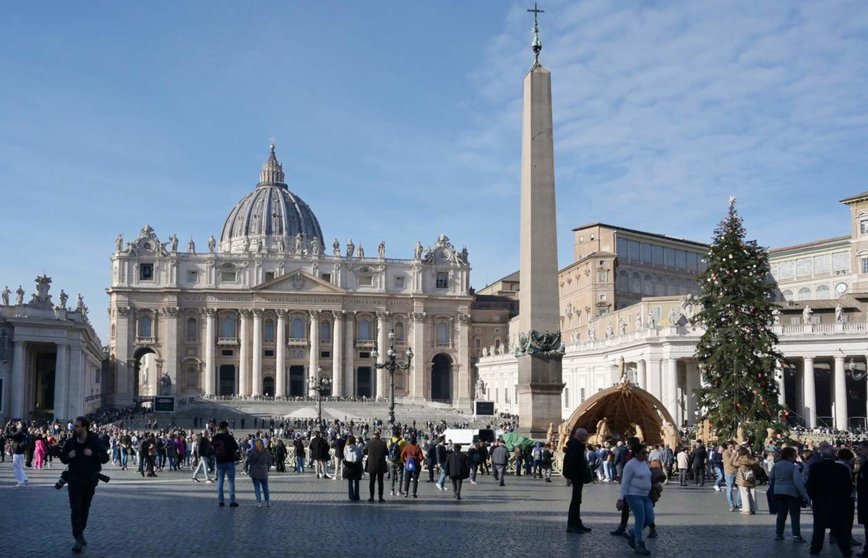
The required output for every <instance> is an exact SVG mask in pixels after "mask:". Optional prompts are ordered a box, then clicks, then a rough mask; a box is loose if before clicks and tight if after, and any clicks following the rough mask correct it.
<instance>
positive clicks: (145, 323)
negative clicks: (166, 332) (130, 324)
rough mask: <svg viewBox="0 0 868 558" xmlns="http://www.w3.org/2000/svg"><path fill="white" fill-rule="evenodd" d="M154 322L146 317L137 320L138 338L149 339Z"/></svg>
mask: <svg viewBox="0 0 868 558" xmlns="http://www.w3.org/2000/svg"><path fill="white" fill-rule="evenodd" d="M153 324H154V320H153V318H151V317H150V316H148V315H144V316H142V317H141V318H139V337H151V334H152V333H153V327H152V326H153Z"/></svg>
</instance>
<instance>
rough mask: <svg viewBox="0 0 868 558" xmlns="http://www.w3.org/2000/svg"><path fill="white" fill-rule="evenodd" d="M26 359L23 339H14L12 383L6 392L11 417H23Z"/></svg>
mask: <svg viewBox="0 0 868 558" xmlns="http://www.w3.org/2000/svg"><path fill="white" fill-rule="evenodd" d="M26 360H27V350H26V346H25V345H24V341H15V342H14V343H13V344H12V382H11V384H12V385H11V386H10V389H9V390H8V391H7V392H6V393H8V394H9V399H10V400H11V402H10V405H9V408H10V413H9V415H10V416H11V417H17V418H24V398H25V391H26V390H25V386H24V384H25V381H24V380H25V378H24V376H25V374H26V371H27V363H26Z"/></svg>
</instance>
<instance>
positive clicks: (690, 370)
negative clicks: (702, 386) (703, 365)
mask: <svg viewBox="0 0 868 558" xmlns="http://www.w3.org/2000/svg"><path fill="white" fill-rule="evenodd" d="M684 365H685V369H686V370H685V372H686V373H685V374H684V401H685V405H684V412H685V414H686V415H687V416H685V417H684V419H685V420H687V423H688V424H696V410H697V406H696V404H697V403H698V401H697V399H696V389H697V388H698V387H699V367H698V366H697V364H696V362H695V361H685V363H684Z"/></svg>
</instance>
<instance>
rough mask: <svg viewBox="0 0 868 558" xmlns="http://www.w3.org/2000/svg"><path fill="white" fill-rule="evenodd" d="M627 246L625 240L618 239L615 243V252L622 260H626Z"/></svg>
mask: <svg viewBox="0 0 868 558" xmlns="http://www.w3.org/2000/svg"><path fill="white" fill-rule="evenodd" d="M628 246H629V244H628V243H627V239H626V238H619V239H618V240H617V241H616V243H615V252H616V253H617V254H618V255H619V256H621V257H622V258H624V259H625V260H626V259H627V252H628V248H627V247H628Z"/></svg>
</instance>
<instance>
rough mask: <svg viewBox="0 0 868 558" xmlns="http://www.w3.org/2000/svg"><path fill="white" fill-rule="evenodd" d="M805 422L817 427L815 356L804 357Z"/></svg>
mask: <svg viewBox="0 0 868 558" xmlns="http://www.w3.org/2000/svg"><path fill="white" fill-rule="evenodd" d="M803 360H804V373H803V375H804V383H805V413H804V414H805V422H806V423H807V425H808V428H816V427H817V389H816V387H815V386H814V357H804V359H803Z"/></svg>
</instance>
